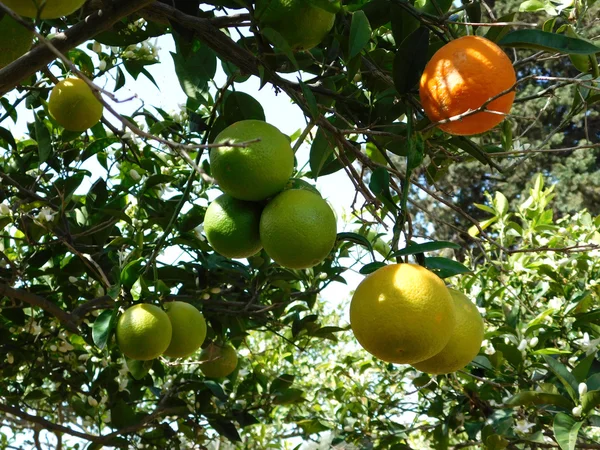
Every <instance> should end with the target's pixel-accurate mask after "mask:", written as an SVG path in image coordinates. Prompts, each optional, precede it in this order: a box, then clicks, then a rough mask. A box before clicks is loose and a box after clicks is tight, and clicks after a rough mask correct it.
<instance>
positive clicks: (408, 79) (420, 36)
mask: <svg viewBox="0 0 600 450" xmlns="http://www.w3.org/2000/svg"><path fill="white" fill-rule="evenodd" d="M428 49H429V29H428V28H425V27H420V28H417V29H416V30H415V31H413V32H412V33H411V34H410V35H409V36H408V37H407V38H406V39H405V40H404V41H403V42H402V44H400V46H399V47H398V51H397V52H396V56H395V57H394V66H393V78H394V85H395V86H396V90H397V91H398V93H400V94H406V93H408V92H410V91H411V89H412V88H413V87H415V85H416V84H417V82H418V81H419V78H420V77H421V74H422V73H423V69H425V65H426V64H427V58H428Z"/></svg>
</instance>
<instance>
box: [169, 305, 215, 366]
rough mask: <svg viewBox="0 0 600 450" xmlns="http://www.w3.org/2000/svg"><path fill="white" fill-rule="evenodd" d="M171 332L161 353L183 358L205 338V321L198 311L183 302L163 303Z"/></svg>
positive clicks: (193, 350) (194, 349)
mask: <svg viewBox="0 0 600 450" xmlns="http://www.w3.org/2000/svg"><path fill="white" fill-rule="evenodd" d="M165 309H166V311H167V316H169V320H170V321H171V326H172V328H173V334H172V336H171V343H170V344H169V347H168V348H167V349H166V350H165V352H164V353H163V355H165V356H169V357H171V358H185V357H186V356H189V355H191V354H192V353H194V352H195V351H196V350H198V349H199V348H200V346H201V345H202V343H203V342H204V339H205V338H206V321H205V320H204V316H203V315H202V313H201V312H200V311H198V310H197V309H196V308H195V307H194V306H192V305H190V304H189V303H185V302H169V303H167V304H165Z"/></svg>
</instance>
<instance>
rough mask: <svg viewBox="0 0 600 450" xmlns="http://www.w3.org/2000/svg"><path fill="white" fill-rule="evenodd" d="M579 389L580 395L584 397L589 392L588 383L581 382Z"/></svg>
mask: <svg viewBox="0 0 600 450" xmlns="http://www.w3.org/2000/svg"><path fill="white" fill-rule="evenodd" d="M578 390H579V397H583V396H584V395H585V394H587V390H588V387H587V384H585V383H579V386H578Z"/></svg>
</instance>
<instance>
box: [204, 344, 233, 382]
mask: <svg viewBox="0 0 600 450" xmlns="http://www.w3.org/2000/svg"><path fill="white" fill-rule="evenodd" d="M200 361H202V364H201V365H200V370H201V371H202V373H203V374H204V375H205V376H206V377H208V378H223V377H226V376H228V375H230V374H231V373H232V372H233V371H234V370H235V368H236V367H237V364H238V356H237V353H236V351H235V348H233V347H232V346H231V345H224V346H221V345H218V344H215V343H214V342H213V343H211V344H209V345H208V347H206V348H205V349H203V350H202V352H201V353H200Z"/></svg>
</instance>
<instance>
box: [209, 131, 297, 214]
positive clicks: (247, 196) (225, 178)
mask: <svg viewBox="0 0 600 450" xmlns="http://www.w3.org/2000/svg"><path fill="white" fill-rule="evenodd" d="M253 141H254V142H253ZM215 143H216V144H225V143H231V144H242V143H248V145H247V146H246V147H230V146H223V147H215V148H213V149H211V151H210V168H211V172H212V176H213V177H214V178H215V179H216V180H217V182H218V183H219V187H220V188H221V190H222V191H223V192H225V193H226V194H229V195H231V196H232V197H233V198H237V199H239V200H247V201H255V202H256V201H261V200H264V199H266V198H268V197H272V196H273V195H275V194H277V193H278V192H281V191H282V190H283V188H284V187H285V185H286V184H287V182H288V180H289V179H290V177H291V176H292V172H293V171H294V151H293V150H292V147H291V146H290V141H289V140H288V138H287V136H285V135H284V134H283V133H282V132H281V131H279V130H278V129H277V128H276V127H274V126H273V125H270V124H268V123H266V122H264V121H262V120H242V121H239V122H236V123H234V124H233V125H230V126H228V127H227V128H225V129H224V130H223V131H221V132H220V133H219V135H218V136H217V137H216V138H215Z"/></svg>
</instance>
